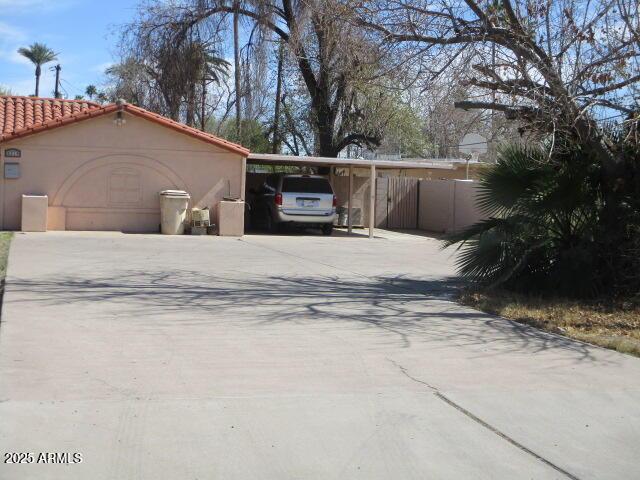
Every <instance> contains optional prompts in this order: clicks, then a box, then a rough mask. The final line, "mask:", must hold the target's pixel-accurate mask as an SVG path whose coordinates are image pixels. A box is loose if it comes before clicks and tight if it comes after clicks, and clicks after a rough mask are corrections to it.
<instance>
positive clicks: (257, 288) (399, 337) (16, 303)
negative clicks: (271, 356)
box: [5, 269, 594, 361]
mask: <svg viewBox="0 0 640 480" xmlns="http://www.w3.org/2000/svg"><path fill="white" fill-rule="evenodd" d="M461 287H462V283H461V282H460V281H459V280H456V279H441V278H434V279H413V278H408V277H404V276H393V277H391V276H385V277H375V278H370V279H366V278H357V277H348V278H344V277H342V276H295V275H292V276H284V275H269V276H264V275H254V276H251V275H248V274H247V273H241V272H239V273H238V274H237V275H233V274H225V276H220V275H216V274H214V273H207V272H205V271H190V270H180V269H176V270H172V271H165V272H153V271H151V272H148V271H139V270H125V271H123V272H122V273H120V274H118V275H117V276H112V277H100V278H96V277H91V278H82V277H81V276H80V274H67V275H60V276H50V277H45V278H41V279H34V280H30V279H21V278H12V279H11V280H10V282H9V283H8V285H7V295H6V297H5V303H6V304H7V305H11V306H12V307H16V308H20V309H25V308H36V307H37V308H39V307H47V306H58V305H69V304H73V305H74V306H76V307H77V308H79V309H80V308H90V311H91V315H92V318H95V319H96V321H100V320H101V315H103V316H104V317H105V318H108V317H109V316H110V315H114V313H117V315H118V316H120V317H121V318H122V317H124V318H127V319H130V321H131V322H138V323H140V325H142V326H144V327H146V328H154V327H155V326H165V325H180V326H181V327H185V328H187V327H189V326H190V325H202V324H207V323H214V322H230V323H238V322H243V323H244V324H246V325H252V326H258V327H260V326H269V325H273V324H282V323H286V322H290V323H295V324H300V325H309V324H312V325H313V326H327V327H328V328H331V327H335V326H336V323H337V324H339V326H340V328H349V329H355V330H356V331H358V333H360V332H361V333H362V334H367V333H369V332H379V333H380V332H381V333H383V335H382V337H381V338H380V337H378V338H377V339H376V341H378V342H384V343H387V344H389V345H391V346H393V347H394V348H408V347H410V346H412V344H420V343H423V344H428V345H429V347H430V348H434V349H435V348H448V347H451V346H452V345H455V346H462V347H470V348H475V349H476V350H478V351H479V352H481V353H479V354H481V355H482V356H489V355H502V354H505V353H508V352H514V351H518V352H521V353H529V354H535V353H539V352H542V351H545V350H549V349H562V350H565V351H567V352H570V354H571V355H570V356H571V358H572V359H575V360H577V361H584V360H594V357H593V355H592V349H591V348H590V347H589V346H588V345H585V344H583V343H580V342H575V341H572V340H570V339H566V338H563V337H560V336H556V335H551V334H548V333H545V332H542V331H540V330H537V329H535V328H533V327H529V326H526V325H521V324H518V323H515V322H510V321H507V320H504V319H502V318H499V317H496V316H492V315H488V314H485V313H481V312H478V311H475V310H473V309H470V308H467V307H463V306H460V305H458V304H456V303H455V302H453V301H452V298H453V296H454V295H455V294H456V292H457V291H458V290H459V289H460V288H461ZM128 321H129V320H128ZM387 334H388V335H387Z"/></svg>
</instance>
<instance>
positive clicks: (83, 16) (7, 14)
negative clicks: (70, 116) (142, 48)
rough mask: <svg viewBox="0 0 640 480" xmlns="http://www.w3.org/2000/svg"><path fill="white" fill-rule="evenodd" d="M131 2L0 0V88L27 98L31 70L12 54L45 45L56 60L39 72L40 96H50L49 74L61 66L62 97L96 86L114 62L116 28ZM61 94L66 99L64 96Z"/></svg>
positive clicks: (125, 19) (52, 75) (132, 6)
mask: <svg viewBox="0 0 640 480" xmlns="http://www.w3.org/2000/svg"><path fill="white" fill-rule="evenodd" d="M136 4H137V0H102V1H100V0H0V85H1V86H3V87H6V88H9V89H10V90H11V92H12V93H13V94H14V95H32V94H33V93H34V90H35V67H34V66H33V64H31V62H29V60H27V59H26V58H24V57H22V56H21V55H19V54H18V53H17V50H18V48H20V47H27V46H29V45H30V44H31V43H33V42H40V43H45V44H46V45H47V46H48V47H50V48H51V49H53V51H54V52H56V53H58V61H57V62H52V63H49V64H47V65H45V66H44V67H43V68H42V77H41V79H40V96H43V97H44V96H53V90H54V83H55V72H53V71H51V70H50V69H51V68H52V67H53V66H54V65H55V64H56V63H59V64H60V66H61V67H62V72H61V79H62V81H61V87H62V89H63V95H64V96H66V97H67V98H73V97H74V96H75V95H82V94H84V90H85V88H86V87H87V85H90V84H93V85H97V86H98V87H99V86H100V84H101V83H102V82H103V81H104V70H105V68H107V67H108V66H109V65H111V64H112V63H113V61H114V58H115V56H114V54H115V45H116V41H117V35H116V30H117V27H118V25H122V24H123V23H126V22H128V21H130V20H131V19H132V18H133V16H134V13H135V7H136ZM65 93H66V94H65Z"/></svg>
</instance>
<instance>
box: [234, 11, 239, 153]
mask: <svg viewBox="0 0 640 480" xmlns="http://www.w3.org/2000/svg"><path fill="white" fill-rule="evenodd" d="M239 6H240V5H239V2H238V1H236V2H235V3H234V5H233V7H234V11H233V61H234V70H235V71H234V74H235V88H236V136H237V140H238V141H239V140H240V114H241V105H240V96H241V95H240V38H239V36H240V34H239V26H238V22H239V19H240V15H239V14H238V8H239Z"/></svg>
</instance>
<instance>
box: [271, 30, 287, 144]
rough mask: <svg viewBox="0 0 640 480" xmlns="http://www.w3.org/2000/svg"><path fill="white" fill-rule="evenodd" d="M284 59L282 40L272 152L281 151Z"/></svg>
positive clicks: (279, 54) (279, 49)
mask: <svg viewBox="0 0 640 480" xmlns="http://www.w3.org/2000/svg"><path fill="white" fill-rule="evenodd" d="M283 61H284V45H283V44H282V41H280V45H279V47H278V76H277V80H276V104H275V109H274V112H273V145H272V147H271V153H280V131H279V128H280V101H281V97H282V63H283Z"/></svg>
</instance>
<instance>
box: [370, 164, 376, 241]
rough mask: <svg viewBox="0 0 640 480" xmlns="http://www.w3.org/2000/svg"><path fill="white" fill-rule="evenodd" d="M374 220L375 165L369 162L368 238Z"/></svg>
mask: <svg viewBox="0 0 640 480" xmlns="http://www.w3.org/2000/svg"><path fill="white" fill-rule="evenodd" d="M375 221H376V166H375V164H374V163H372V164H371V179H370V186H369V238H373V228H374V226H375Z"/></svg>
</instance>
